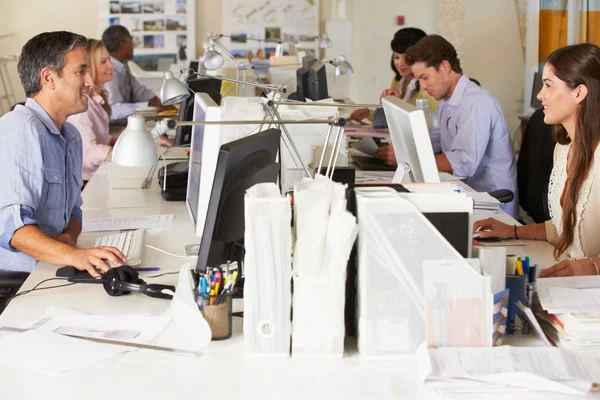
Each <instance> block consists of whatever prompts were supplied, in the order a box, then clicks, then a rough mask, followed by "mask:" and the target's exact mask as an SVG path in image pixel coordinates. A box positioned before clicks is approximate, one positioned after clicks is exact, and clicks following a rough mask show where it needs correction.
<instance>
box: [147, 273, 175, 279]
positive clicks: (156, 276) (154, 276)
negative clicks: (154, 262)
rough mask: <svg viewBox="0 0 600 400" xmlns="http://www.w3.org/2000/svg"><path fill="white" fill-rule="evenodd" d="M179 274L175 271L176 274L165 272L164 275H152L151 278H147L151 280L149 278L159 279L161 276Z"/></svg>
mask: <svg viewBox="0 0 600 400" xmlns="http://www.w3.org/2000/svg"><path fill="white" fill-rule="evenodd" d="M178 273H179V271H175V272H163V273H162V274H158V275H150V276H146V277H145V278H146V279H149V278H158V277H161V276H164V275H175V274H178Z"/></svg>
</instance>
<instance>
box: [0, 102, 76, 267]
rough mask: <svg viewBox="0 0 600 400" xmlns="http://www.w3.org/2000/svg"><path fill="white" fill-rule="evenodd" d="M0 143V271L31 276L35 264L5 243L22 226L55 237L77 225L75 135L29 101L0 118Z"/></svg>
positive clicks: (65, 125) (70, 128)
mask: <svg viewBox="0 0 600 400" xmlns="http://www.w3.org/2000/svg"><path fill="white" fill-rule="evenodd" d="M0 143H2V146H1V147H0V166H2V169H3V171H2V173H1V174H0V188H1V189H0V190H1V193H2V194H1V195H0V270H9V271H31V270H32V269H33V267H34V266H35V264H36V263H37V260H35V259H34V258H33V257H31V256H29V255H27V254H25V253H21V252H20V251H18V250H17V249H15V248H14V247H12V246H11V245H10V241H11V239H12V237H13V235H14V233H15V231H16V230H18V229H20V228H22V227H23V226H25V225H37V226H39V227H40V229H41V230H42V231H44V233H46V234H47V235H48V236H55V235H58V234H60V233H62V232H63V231H64V230H65V228H66V227H67V224H68V223H69V221H70V220H71V219H75V220H78V221H81V220H82V212H81V204H82V199H81V185H82V182H83V180H82V177H81V163H82V145H81V136H80V135H79V132H78V131H77V129H76V128H75V127H74V126H73V125H71V124H69V123H65V124H64V125H63V127H62V131H59V130H58V128H57V127H56V125H55V124H54V122H53V121H52V119H51V118H50V116H49V115H48V114H47V113H46V111H45V110H44V109H43V108H42V107H41V106H40V105H39V104H38V103H37V102H36V101H35V100H34V99H32V98H29V99H27V102H26V103H25V106H17V107H16V108H15V110H14V111H12V112H9V113H8V114H5V115H4V116H3V117H2V118H0Z"/></svg>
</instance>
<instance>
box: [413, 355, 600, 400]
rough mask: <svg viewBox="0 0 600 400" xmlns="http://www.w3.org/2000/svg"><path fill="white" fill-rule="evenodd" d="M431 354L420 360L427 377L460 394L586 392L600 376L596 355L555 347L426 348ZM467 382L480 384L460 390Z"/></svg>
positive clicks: (430, 380)
mask: <svg viewBox="0 0 600 400" xmlns="http://www.w3.org/2000/svg"><path fill="white" fill-rule="evenodd" d="M429 355H430V360H423V359H418V360H419V363H420V364H421V363H426V362H429V363H430V364H431V366H432V373H431V374H430V375H429V377H428V378H427V379H428V381H429V382H437V383H436V385H435V386H438V387H442V389H443V388H444V387H448V388H451V389H452V390H451V392H457V393H461V394H463V395H464V394H466V393H467V392H469V393H471V394H474V393H482V392H487V391H490V392H495V393H498V392H504V391H506V390H508V389H511V390H527V391H538V392H541V391H544V392H555V393H564V394H572V395H584V394H587V393H588V392H589V391H590V389H591V388H592V383H593V382H597V381H598V380H599V379H600V363H599V359H598V358H597V357H594V356H589V355H585V354H578V353H573V352H569V351H566V350H561V349H556V348H548V347H533V348H529V347H510V346H500V347H493V348H440V349H430V350H429ZM441 380H442V382H440V381H441ZM468 380H470V381H475V382H479V383H481V385H470V387H469V388H467V387H465V389H467V390H466V391H461V389H460V385H464V384H465V381H468ZM452 383H453V384H452ZM483 383H487V384H492V386H489V385H483ZM494 385H498V386H497V387H494ZM446 394H448V391H446Z"/></svg>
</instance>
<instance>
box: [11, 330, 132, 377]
mask: <svg viewBox="0 0 600 400" xmlns="http://www.w3.org/2000/svg"><path fill="white" fill-rule="evenodd" d="M129 350H131V349H129V348H127V347H124V346H115V345H110V344H103V343H102V344H101V343H94V342H90V341H87V340H83V339H75V338H71V337H68V336H63V335H58V334H55V333H52V332H43V331H39V330H31V331H27V332H23V333H19V334H14V335H8V336H4V337H2V338H0V363H2V364H8V365H12V366H15V367H20V368H26V369H29V370H33V371H37V372H41V373H44V374H48V375H58V374H61V373H63V372H65V371H68V370H72V369H77V368H82V367H87V366H89V365H92V364H95V363H97V362H99V361H101V360H105V359H108V358H110V357H113V356H115V355H117V354H119V353H124V352H126V351H129Z"/></svg>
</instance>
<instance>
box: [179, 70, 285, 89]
mask: <svg viewBox="0 0 600 400" xmlns="http://www.w3.org/2000/svg"><path fill="white" fill-rule="evenodd" d="M191 75H198V76H204V77H207V78H215V79H219V80H221V81H226V82H233V83H241V84H243V85H248V86H255V87H258V88H261V89H266V90H272V91H274V92H277V93H286V92H287V88H286V87H285V86H282V85H267V84H264V83H253V82H244V81H240V80H237V79H230V78H225V77H224V76H220V75H209V74H204V73H202V72H192V73H191Z"/></svg>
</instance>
